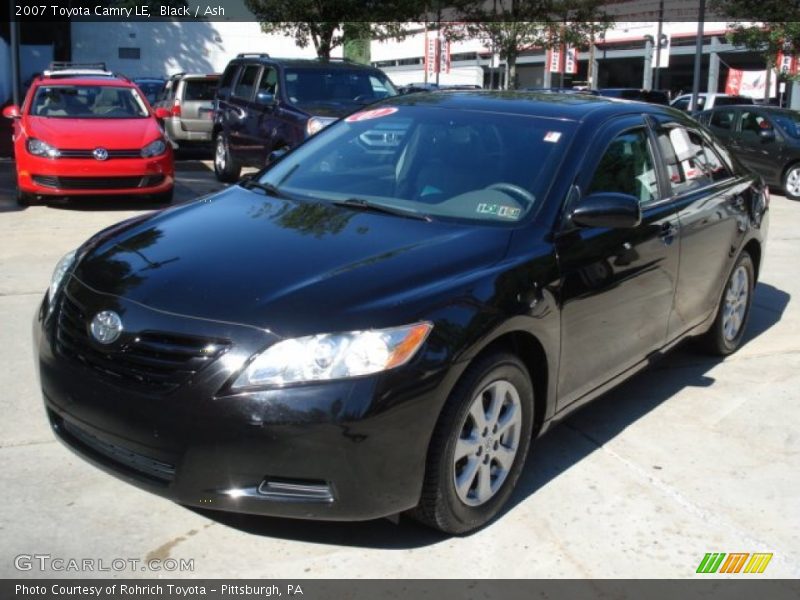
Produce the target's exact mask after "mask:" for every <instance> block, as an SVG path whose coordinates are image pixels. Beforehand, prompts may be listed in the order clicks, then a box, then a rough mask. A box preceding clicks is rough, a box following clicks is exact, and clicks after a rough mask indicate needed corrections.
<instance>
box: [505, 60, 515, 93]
mask: <svg viewBox="0 0 800 600" xmlns="http://www.w3.org/2000/svg"><path fill="white" fill-rule="evenodd" d="M506 89H507V90H515V89H517V56H516V55H512V56H509V57H508V59H507V60H506Z"/></svg>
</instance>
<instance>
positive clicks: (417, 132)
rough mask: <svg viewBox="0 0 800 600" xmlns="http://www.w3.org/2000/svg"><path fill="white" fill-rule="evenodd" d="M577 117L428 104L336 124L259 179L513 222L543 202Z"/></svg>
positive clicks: (312, 197) (297, 189)
mask: <svg viewBox="0 0 800 600" xmlns="http://www.w3.org/2000/svg"><path fill="white" fill-rule="evenodd" d="M573 131H574V124H573V123H572V122H571V121H563V120H556V119H546V118H539V117H530V116H523V115H509V114H501V113H490V112H482V111H466V110H458V111H456V110H448V109H439V108H435V107H428V106H403V107H394V106H391V107H382V108H377V109H372V110H370V109H367V110H366V111H362V112H360V113H355V115H352V116H350V117H347V118H345V119H342V120H340V121H338V122H337V123H334V124H333V125H331V126H329V127H328V128H326V129H325V130H323V131H322V132H321V133H319V134H317V135H316V136H315V137H313V138H311V139H310V140H309V141H308V142H306V143H305V144H303V145H302V146H301V147H300V148H298V149H297V150H296V151H294V152H292V153H291V154H289V155H287V156H286V157H285V158H284V159H283V160H281V161H280V162H278V163H277V164H276V165H275V166H274V167H273V168H271V169H269V170H267V171H266V172H265V173H264V174H263V175H262V176H261V179H260V181H261V182H262V183H270V184H272V185H274V186H276V187H277V188H278V189H279V190H280V191H282V192H283V193H285V194H288V195H290V196H292V197H295V198H297V199H306V200H309V201H323V202H325V201H327V202H336V201H340V202H341V201H345V200H348V199H354V198H355V199H358V200H362V201H367V202H369V203H371V204H379V205H382V206H386V207H389V208H392V209H396V210H403V211H407V212H414V213H421V214H425V215H428V216H429V217H431V218H443V219H457V220H465V221H466V220H468V221H472V222H476V221H479V222H494V223H499V224H514V223H516V222H519V221H520V220H522V219H524V218H525V217H526V215H528V214H529V213H531V212H532V211H534V210H535V209H536V208H537V207H538V203H539V201H540V198H542V197H543V195H544V193H545V191H546V190H547V189H548V187H549V185H550V182H551V179H552V177H553V174H554V173H555V172H556V170H557V168H558V165H559V164H560V159H561V157H562V156H563V154H564V151H565V149H566V147H567V145H568V144H569V141H570V139H571V137H572V134H573Z"/></svg>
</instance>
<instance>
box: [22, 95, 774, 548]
mask: <svg viewBox="0 0 800 600" xmlns="http://www.w3.org/2000/svg"><path fill="white" fill-rule="evenodd" d="M387 132H388V133H387ZM381 136H383V137H381ZM386 136H389V137H386ZM378 138H380V139H383V140H384V141H385V143H381V144H375V143H374V140H375V139H378ZM767 204H768V193H767V191H766V190H765V189H764V186H763V184H762V182H761V180H760V179H759V178H758V177H757V176H755V175H752V174H751V173H750V172H748V171H746V170H744V169H743V168H742V167H741V166H740V165H739V163H738V162H737V161H736V160H735V159H732V158H731V157H730V155H729V154H728V152H727V151H726V150H725V149H724V148H723V147H722V146H720V145H719V144H718V143H717V142H716V141H715V140H714V139H713V137H712V136H710V135H709V134H708V132H707V131H706V130H705V129H704V128H702V127H701V126H698V125H697V123H696V122H694V121H692V120H690V119H689V118H688V117H685V116H683V115H682V114H680V113H678V112H677V111H673V110H671V109H669V108H663V107H659V106H655V105H644V104H633V103H620V102H615V101H611V100H607V99H603V98H596V97H592V96H588V95H587V96H583V95H557V94H532V93H480V92H454V93H450V94H424V93H421V94H413V95H408V96H399V97H396V98H394V99H391V100H387V101H384V102H382V103H381V104H378V105H373V106H371V107H369V108H368V109H365V110H362V111H361V112H358V113H355V114H353V115H351V116H349V117H347V118H345V119H342V120H341V121H339V122H337V123H335V124H333V125H331V126H330V127H328V128H326V129H325V130H323V131H322V132H321V133H319V134H318V135H316V136H314V137H312V138H309V139H308V140H307V141H306V142H305V143H303V144H302V145H301V146H299V147H298V148H296V149H295V150H293V151H291V152H290V153H288V154H286V155H285V156H284V157H282V158H281V159H279V160H278V161H277V162H275V163H273V164H272V165H270V166H269V167H268V168H266V169H265V170H263V171H261V172H260V173H259V174H258V175H257V176H255V177H253V178H250V179H246V180H243V181H242V182H240V183H239V184H238V185H235V186H233V187H230V188H228V189H226V190H224V191H222V192H220V193H218V194H215V195H212V196H208V197H205V198H202V199H198V200H197V201H196V202H193V203H188V204H184V205H180V206H175V207H171V208H168V209H166V210H163V211H160V212H156V213H153V214H150V215H146V216H141V217H137V218H134V219H132V220H129V221H125V222H123V223H120V224H118V225H116V226H114V227H111V228H109V229H106V230H104V231H101V232H100V233H98V234H97V235H95V236H94V237H92V238H91V239H89V240H88V241H87V242H86V243H84V244H83V245H82V246H81V247H79V248H78V249H77V250H76V251H75V252H73V253H70V254H69V255H67V256H66V257H64V259H63V260H62V261H61V262H60V263H59V265H58V266H57V268H56V270H55V273H54V274H53V278H52V282H51V285H50V288H49V290H48V293H47V295H46V296H45V298H44V301H43V302H42V305H41V308H40V310H39V311H38V314H37V317H36V323H35V327H34V331H35V345H36V348H37V352H38V360H37V364H38V367H39V373H40V377H41V386H42V390H43V393H44V400H45V405H46V408H47V415H48V417H49V419H50V423H51V424H52V428H53V430H54V432H55V434H56V436H57V437H58V438H60V439H61V440H62V441H63V442H64V443H65V444H66V445H68V446H69V447H71V448H72V449H73V450H75V451H76V452H77V453H78V454H80V455H81V456H83V457H85V458H86V459H88V460H90V461H92V462H94V463H96V464H97V465H99V466H101V467H102V468H104V469H106V470H107V471H109V472H111V473H113V474H115V475H117V476H119V477H122V478H124V479H126V480H128V481H130V482H131V483H134V484H136V485H138V486H141V487H143V488H146V489H148V490H151V491H152V492H155V493H157V494H161V495H163V496H166V497H167V498H171V499H173V500H175V501H177V502H180V503H183V504H186V505H191V506H199V507H205V508H209V507H210V508H214V509H218V510H223V511H238V512H246V513H258V514H265V515H282V516H287V517H300V518H315V519H340V520H359V519H371V518H377V517H383V516H389V515H395V514H398V513H403V512H407V513H408V514H410V515H412V516H413V517H415V518H417V519H419V520H420V521H422V522H424V523H426V524H428V525H430V526H432V527H435V528H438V529H441V530H443V531H446V532H451V533H461V532H467V531H470V530H473V529H475V528H477V527H480V526H481V525H483V524H485V523H486V522H488V521H489V520H490V519H491V518H492V517H493V516H495V515H496V514H497V513H498V511H499V510H500V509H501V507H502V506H503V504H504V503H505V502H506V500H508V498H509V496H510V494H511V493H512V490H513V488H514V486H515V484H516V482H517V479H518V477H519V475H520V472H521V470H522V468H523V464H524V462H525V458H526V456H527V454H528V448H529V445H530V442H531V440H532V439H534V438H535V437H537V436H539V435H541V434H542V433H544V432H545V431H546V430H547V429H548V427H550V426H551V425H552V424H554V423H556V422H557V421H558V420H560V419H561V418H563V417H564V416H566V415H567V414H569V413H570V412H571V411H572V410H574V409H575V408H577V407H578V406H580V405H582V404H583V403H585V402H587V401H588V400H591V399H592V398H595V397H597V396H599V395H600V394H602V393H603V392H604V391H605V390H607V389H609V388H610V387H611V386H613V385H615V384H617V383H619V382H621V381H622V380H624V379H626V378H628V377H630V376H631V375H632V374H634V373H636V372H637V371H639V370H641V369H642V368H643V367H645V366H646V365H648V364H650V362H652V359H653V358H654V357H655V356H657V355H658V354H660V353H661V352H663V351H664V350H666V349H668V348H670V347H672V346H674V345H675V344H676V343H678V342H679V341H681V340H683V339H684V338H687V337H690V336H702V341H703V343H704V344H705V346H706V348H708V349H709V350H710V351H711V352H713V353H715V354H718V355H726V354H729V353H731V352H734V351H735V350H736V349H737V348H738V347H739V345H740V344H741V342H742V338H743V335H744V333H745V328H746V325H747V319H748V314H749V311H750V305H751V301H752V297H753V287H754V285H755V282H756V279H757V277H758V272H759V267H760V265H761V258H762V254H763V248H764V243H765V237H766V230H767V223H768V219H767V217H768V210H767ZM109 510H113V508H111V507H110V508H109Z"/></svg>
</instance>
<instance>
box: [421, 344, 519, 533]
mask: <svg viewBox="0 0 800 600" xmlns="http://www.w3.org/2000/svg"><path fill="white" fill-rule="evenodd" d="M503 381H504V382H507V383H510V384H511V385H512V386H513V387H514V388H515V389H516V391H517V393H518V397H519V408H520V423H519V439H518V443H517V450H516V455H515V456H514V458H513V460H512V461H511V464H512V466H511V468H510V469H508V470H507V475H506V476H505V479H504V480H503V481H501V482H500V483H499V484H498V485H499V487H498V488H497V490H496V491H495V492H494V493H493V495H492V496H491V497H489V499H488V500H486V501H485V502H484V503H482V504H479V505H473V506H470V505H469V504H467V503H466V502H465V501H464V500H462V498H461V497H459V492H458V491H457V490H456V482H455V478H456V476H457V473H458V469H459V467H458V463H457V462H456V460H455V458H456V455H455V452H456V444H457V442H458V441H459V438H460V437H461V435H462V432H463V431H466V428H467V427H468V426H469V423H470V422H471V421H470V420H471V418H472V417H471V416H470V407H471V406H472V405H473V401H476V400H477V397H478V394H479V393H481V391H482V390H485V389H486V388H487V386H490V385H491V384H492V383H498V382H503ZM504 397H507V396H505V395H504ZM533 407H534V397H533V385H532V384H531V379H530V376H529V374H528V371H527V369H526V368H525V365H523V364H522V362H521V361H520V360H519V359H518V358H517V357H516V356H514V355H513V354H508V353H505V352H495V353H492V354H487V355H486V356H484V357H482V358H479V359H478V360H477V361H476V362H475V363H474V364H472V365H470V366H469V367H468V369H467V370H466V371H465V373H464V375H463V376H462V377H461V380H460V381H459V382H458V383H457V384H456V387H455V388H454V389H453V392H452V393H451V395H450V397H449V398H448V400H447V402H446V404H445V406H444V409H443V410H442V413H441V415H440V416H439V420H438V422H437V424H436V428H435V429H434V433H433V437H432V438H431V444H430V448H429V450H428V458H427V463H426V467H425V479H424V482H423V487H422V495H421V497H420V501H419V504H418V505H417V507H416V508H414V509H412V510H411V511H410V516H411V517H413V518H414V519H416V520H418V521H420V522H422V523H424V524H425V525H428V526H429V527H433V528H435V529H438V530H440V531H443V532H445V533H450V534H462V533H467V532H469V531H473V530H475V529H477V528H479V527H481V526H483V525H485V524H486V523H488V522H489V521H490V520H491V519H493V518H494V517H495V516H496V515H497V513H498V512H500V510H501V509H502V507H503V505H504V504H505V503H506V501H507V500H508V498H509V496H510V495H511V493H512V491H513V490H514V486H515V485H516V483H517V479H519V475H520V473H521V471H522V467H523V466H524V464H525V458H526V456H527V454H528V449H529V448H530V442H531V435H532V429H533V412H534V411H533ZM503 410H505V409H503ZM498 414H499V415H500V416H502V415H503V414H504V413H503V412H502V410H501V411H500V412H499V413H498ZM473 424H474V422H473ZM476 430H477V429H476ZM479 439H482V440H484V441H485V440H486V439H487V438H479ZM501 439H502V438H498V439H497V440H494V442H493V440H492V438H491V437H489V438H488V446H486V447H487V448H490V447H491V446H492V444H493V443H494V448H495V450H496V449H497V444H498V443H500V442H501ZM482 443H483V442H478V444H477V446H478V447H479V449H478V451H476V453H475V460H478V463H481V462H483V463H484V464H490V467H489V468H491V465H494V464H495V463H494V462H491V463H487V461H489V460H491V461H494V458H493V457H492V456H491V451H490V450H488V449H487V450H484V449H483V447H480V446H481V444H482ZM487 455H489V458H488V459H486V461H484V460H481V459H479V458H478V457H480V456H484V458H486V456H487ZM471 459H473V455H472V454H471V453H470V454H468V455H465V457H464V458H463V459H462V460H471ZM463 464H466V463H463ZM462 468H464V469H465V470H466V466H465V467H462ZM478 469H480V465H479V466H478V467H477V469H473V470H472V471H471V472H475V473H477V470H478ZM479 477H480V474H476V475H474V476H473V475H469V476H467V478H466V479H465V481H472V480H473V478H474V481H472V483H471V484H470V486H476V484H477V481H478V478H479ZM472 489H473V488H472V487H470V493H473V492H472ZM474 493H477V487H475V492H474Z"/></svg>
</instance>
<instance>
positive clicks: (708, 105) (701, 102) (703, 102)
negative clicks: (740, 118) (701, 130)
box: [670, 94, 753, 113]
mask: <svg viewBox="0 0 800 600" xmlns="http://www.w3.org/2000/svg"><path fill="white" fill-rule="evenodd" d="M691 104H692V95H691V94H682V95H680V96H678V97H677V98H675V99H674V100H673V101H672V103H671V104H670V106H671V107H672V108H677V109H679V110H682V111H684V112H689V113H695V112H698V111H701V110H711V109H712V108H716V107H717V106H731V105H733V104H753V99H752V98H750V97H748V96H730V95H728V94H697V108H691Z"/></svg>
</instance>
